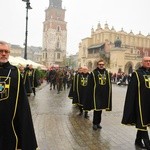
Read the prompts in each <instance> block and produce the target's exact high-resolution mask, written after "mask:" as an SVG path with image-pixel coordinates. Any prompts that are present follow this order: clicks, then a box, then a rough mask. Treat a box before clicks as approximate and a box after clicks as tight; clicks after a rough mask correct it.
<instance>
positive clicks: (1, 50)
mask: <svg viewBox="0 0 150 150" xmlns="http://www.w3.org/2000/svg"><path fill="white" fill-rule="evenodd" d="M3 53H5V54H9V53H10V51H9V50H3V49H0V54H3Z"/></svg>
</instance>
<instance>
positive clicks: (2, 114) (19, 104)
mask: <svg viewBox="0 0 150 150" xmlns="http://www.w3.org/2000/svg"><path fill="white" fill-rule="evenodd" d="M17 149H21V150H36V149H37V142H36V137H35V132H34V128H33V122H32V117H31V111H30V106H29V103H28V98H27V95H26V92H25V89H24V85H23V80H22V77H21V75H20V72H19V70H18V69H17V68H16V67H14V66H12V65H10V64H9V62H7V63H5V64H3V65H2V64H1V65H0V150H17Z"/></svg>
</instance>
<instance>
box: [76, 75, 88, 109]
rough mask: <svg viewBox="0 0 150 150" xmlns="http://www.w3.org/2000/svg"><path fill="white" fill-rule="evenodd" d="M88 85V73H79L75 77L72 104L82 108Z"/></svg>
mask: <svg viewBox="0 0 150 150" xmlns="http://www.w3.org/2000/svg"><path fill="white" fill-rule="evenodd" d="M88 83H89V73H80V74H77V76H76V85H75V91H74V104H78V105H81V106H83V105H84V103H85V101H86V95H87V88H88Z"/></svg>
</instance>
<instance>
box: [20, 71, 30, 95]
mask: <svg viewBox="0 0 150 150" xmlns="http://www.w3.org/2000/svg"><path fill="white" fill-rule="evenodd" d="M20 73H21V76H22V78H23V84H24V86H25V90H26V92H27V94H31V93H32V87H31V83H30V79H29V76H28V70H25V71H23V72H20Z"/></svg>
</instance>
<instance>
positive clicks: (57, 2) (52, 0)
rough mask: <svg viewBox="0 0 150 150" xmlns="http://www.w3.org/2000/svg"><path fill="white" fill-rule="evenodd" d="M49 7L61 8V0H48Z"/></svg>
mask: <svg viewBox="0 0 150 150" xmlns="http://www.w3.org/2000/svg"><path fill="white" fill-rule="evenodd" d="M49 7H56V8H62V0H49Z"/></svg>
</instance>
